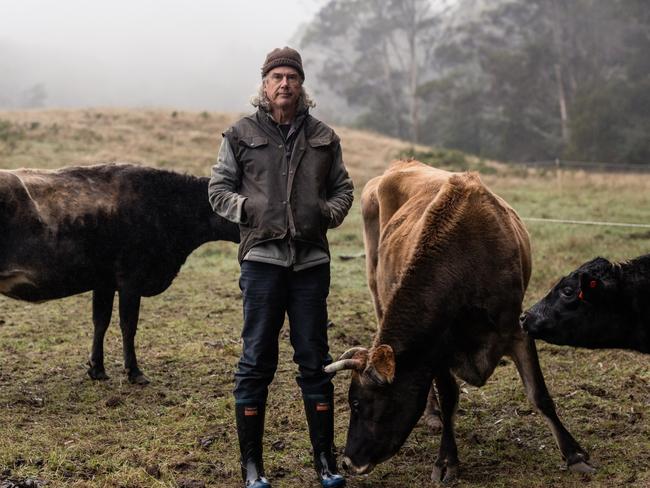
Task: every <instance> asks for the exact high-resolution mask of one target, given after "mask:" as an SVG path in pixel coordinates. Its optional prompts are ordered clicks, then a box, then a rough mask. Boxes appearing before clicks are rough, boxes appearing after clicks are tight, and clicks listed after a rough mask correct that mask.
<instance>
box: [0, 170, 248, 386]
mask: <svg viewBox="0 0 650 488" xmlns="http://www.w3.org/2000/svg"><path fill="white" fill-rule="evenodd" d="M208 180H209V179H208V178H197V177H195V176H190V175H181V174H178V173H174V172H171V171H163V170H158V169H154V168H149V167H143V166H136V165H132V164H99V165H95V166H84V167H69V168H63V169H59V170H37V169H18V170H13V171H6V170H0V293H2V294H3V295H6V296H8V297H11V298H15V299H18V300H26V301H30V302H41V301H45V300H52V299H55V298H62V297H67V296H70V295H74V294H77V293H82V292H85V291H89V290H92V291H93V323H94V335H93V344H92V351H91V354H90V359H89V366H90V368H89V369H88V374H89V375H90V377H91V378H93V379H106V378H108V376H107V375H106V372H105V370H104V348H103V343H104V334H105V333H106V329H107V328H108V325H109V323H110V320H111V313H112V309H113V298H114V296H115V292H116V291H117V292H118V294H119V296H120V301H119V314H120V328H121V329H122V341H123V347H124V366H125V368H126V372H127V374H128V378H129V381H131V382H132V383H138V384H145V383H148V379H147V378H146V377H145V376H144V375H143V374H142V372H141V371H140V369H139V368H138V364H137V360H136V355H135V347H134V338H135V333H136V329H137V324H138V314H139V310H140V298H141V297H143V296H153V295H157V294H159V293H161V292H163V291H164V290H166V289H167V287H168V286H169V285H170V284H171V282H172V280H173V279H174V277H175V276H176V274H177V273H178V271H179V269H180V267H181V265H182V264H183V263H184V262H185V259H186V258H187V256H188V255H189V254H190V253H191V252H192V251H193V250H194V249H196V248H197V247H198V246H200V245H201V244H203V243H205V242H207V241H213V240H226V241H232V242H238V240H239V231H238V228H237V226H236V225H234V224H231V223H229V222H228V221H226V220H224V219H222V218H221V217H218V216H216V215H215V214H214V212H213V211H212V209H211V208H210V205H209V203H208V197H207V192H208Z"/></svg>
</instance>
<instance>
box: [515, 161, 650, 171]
mask: <svg viewBox="0 0 650 488" xmlns="http://www.w3.org/2000/svg"><path fill="white" fill-rule="evenodd" d="M510 164H511V165H514V166H524V167H527V168H538V169H549V170H552V169H555V170H560V169H577V170H584V171H589V172H601V173H650V163H649V164H640V163H637V164H624V163H604V162H602V163H600V162H594V161H565V160H562V159H554V160H548V161H513V162H511V163H510Z"/></svg>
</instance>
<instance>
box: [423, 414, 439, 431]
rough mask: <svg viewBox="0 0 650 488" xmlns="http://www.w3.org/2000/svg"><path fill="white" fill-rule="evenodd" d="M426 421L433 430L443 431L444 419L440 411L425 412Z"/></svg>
mask: <svg viewBox="0 0 650 488" xmlns="http://www.w3.org/2000/svg"><path fill="white" fill-rule="evenodd" d="M423 418H424V423H425V424H426V425H427V427H429V429H430V430H431V432H433V433H434V434H439V433H440V432H441V431H442V420H441V419H440V413H438V412H431V413H430V412H424V415H423Z"/></svg>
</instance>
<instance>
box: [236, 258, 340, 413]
mask: <svg viewBox="0 0 650 488" xmlns="http://www.w3.org/2000/svg"><path fill="white" fill-rule="evenodd" d="M329 286H330V267H329V263H326V264H321V265H318V266H314V267H312V268H308V269H305V270H302V271H293V270H292V269H291V268H284V267H282V266H276V265H274V264H267V263H258V262H253V261H244V262H242V264H241V275H240V278H239V287H240V288H241V290H242V293H243V300H244V328H243V331H242V339H243V340H244V345H243V351H242V355H241V358H240V359H239V364H238V366H237V372H236V373H235V390H234V394H235V401H236V402H237V403H239V404H242V403H259V402H264V401H266V397H267V393H268V386H269V384H270V383H271V381H272V380H273V376H274V375H275V370H276V369H277V365H278V336H279V334H280V329H281V328H282V324H283V323H284V317H285V314H286V315H288V317H289V337H290V339H291V345H292V346H293V350H294V355H293V360H294V362H295V363H296V364H298V372H299V374H298V376H297V377H296V381H297V382H298V385H299V386H300V389H301V390H302V393H303V395H304V396H307V397H322V396H331V394H332V392H333V386H332V381H331V380H332V375H329V374H327V373H325V372H324V371H323V366H324V365H326V364H329V363H330V362H332V358H331V357H330V355H329V347H328V344H327V295H328V293H329Z"/></svg>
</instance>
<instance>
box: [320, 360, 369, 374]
mask: <svg viewBox="0 0 650 488" xmlns="http://www.w3.org/2000/svg"><path fill="white" fill-rule="evenodd" d="M364 367H365V365H364V364H363V363H362V362H361V361H359V360H358V359H342V360H340V361H336V362H333V363H332V364H328V365H327V366H325V368H323V369H324V370H325V372H326V373H336V372H337V371H341V370H343V369H356V370H357V371H361V370H363V368H364Z"/></svg>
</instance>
